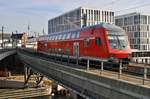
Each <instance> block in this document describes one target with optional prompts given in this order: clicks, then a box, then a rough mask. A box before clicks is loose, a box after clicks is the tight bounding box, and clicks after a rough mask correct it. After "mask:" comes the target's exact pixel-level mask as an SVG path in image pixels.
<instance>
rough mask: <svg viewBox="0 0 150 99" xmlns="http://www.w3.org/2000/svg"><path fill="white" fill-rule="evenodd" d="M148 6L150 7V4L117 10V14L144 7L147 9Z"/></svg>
mask: <svg viewBox="0 0 150 99" xmlns="http://www.w3.org/2000/svg"><path fill="white" fill-rule="evenodd" d="M146 6H150V3H146V4H142V5H137V6H134V7H130V8H126V9H121V10H117V11H115V12H121V11H125V10H131V9H136V8H138V9H139V8H143V7H146Z"/></svg>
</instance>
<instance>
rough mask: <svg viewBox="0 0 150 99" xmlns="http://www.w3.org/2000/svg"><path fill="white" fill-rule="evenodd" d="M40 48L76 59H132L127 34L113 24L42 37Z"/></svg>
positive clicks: (39, 43)
mask: <svg viewBox="0 0 150 99" xmlns="http://www.w3.org/2000/svg"><path fill="white" fill-rule="evenodd" d="M37 50H38V51H42V52H43V51H44V52H48V53H57V54H63V55H69V56H71V57H72V58H74V59H75V58H78V59H89V58H90V59H93V60H95V59H98V60H102V59H105V60H108V61H113V60H118V59H122V60H128V57H129V55H130V54H131V49H130V46H129V41H128V36H127V33H126V32H125V31H124V30H123V29H121V28H120V27H118V26H116V25H113V24H99V25H94V26H90V27H86V28H82V29H80V30H76V31H69V32H62V33H55V34H48V35H43V36H40V37H39V38H38V48H37Z"/></svg>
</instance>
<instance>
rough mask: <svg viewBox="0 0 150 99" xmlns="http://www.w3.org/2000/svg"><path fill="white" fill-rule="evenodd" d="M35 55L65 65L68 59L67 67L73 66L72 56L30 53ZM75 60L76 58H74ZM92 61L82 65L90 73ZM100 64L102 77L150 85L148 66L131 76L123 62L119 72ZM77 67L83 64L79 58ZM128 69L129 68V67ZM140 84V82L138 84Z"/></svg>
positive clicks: (102, 62)
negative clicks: (109, 75)
mask: <svg viewBox="0 0 150 99" xmlns="http://www.w3.org/2000/svg"><path fill="white" fill-rule="evenodd" d="M25 51H27V50H25ZM29 52H31V53H33V54H35V55H36V54H37V53H38V55H40V56H41V57H43V56H44V57H46V58H50V59H53V60H54V61H55V62H58V61H59V63H62V64H63V63H64V61H63V60H64V58H65V59H66V62H65V63H67V65H71V59H73V57H72V56H70V55H69V54H68V55H64V54H60V53H59V54H58V53H39V52H37V51H36V52H34V51H29ZM74 59H75V58H74ZM90 61H91V60H90V59H87V60H86V61H85V62H84V63H82V65H83V66H84V67H85V66H86V68H85V69H86V71H87V72H89V71H90V70H91V68H93V67H92V66H91V63H90ZM99 62H100V64H98V65H97V66H99V67H100V70H99V69H97V71H100V72H99V73H100V76H104V75H105V73H107V72H108V74H109V73H110V74H111V76H112V75H115V77H117V79H121V80H124V79H125V78H124V77H128V78H131V79H132V78H133V79H137V80H140V84H142V85H146V84H147V83H146V82H148V83H150V79H149V78H148V69H149V68H150V66H149V65H148V64H144V66H141V67H140V68H141V69H143V74H140V75H136V74H134V73H133V74H130V73H129V72H128V71H127V70H125V69H124V65H123V61H122V60H119V67H118V72H116V71H110V70H106V69H105V65H104V64H105V63H108V62H106V61H105V60H101V61H99ZM75 65H76V66H80V65H81V62H80V59H79V58H77V59H76V63H75ZM127 68H128V67H127ZM133 68H135V69H139V67H138V66H134V67H133ZM137 83H138V82H137ZM149 85H150V84H149Z"/></svg>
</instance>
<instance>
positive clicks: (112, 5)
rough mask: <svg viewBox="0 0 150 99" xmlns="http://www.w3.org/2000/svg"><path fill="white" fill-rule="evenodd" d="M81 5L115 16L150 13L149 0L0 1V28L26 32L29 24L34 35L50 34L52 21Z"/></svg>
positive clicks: (8, 30) (7, 30)
mask: <svg viewBox="0 0 150 99" xmlns="http://www.w3.org/2000/svg"><path fill="white" fill-rule="evenodd" d="M145 4H147V5H146V6H143V7H140V8H139V7H138V8H134V7H136V6H139V5H145ZM80 6H86V7H94V8H100V9H108V10H112V11H115V12H116V13H115V14H116V15H120V14H125V13H130V12H135V11H136V12H144V13H148V14H150V10H149V9H150V0H0V12H1V13H0V27H1V26H2V25H4V26H5V32H15V31H16V30H18V32H27V27H28V24H29V25H30V26H31V29H30V30H31V33H33V32H39V33H41V32H42V30H43V28H44V29H45V32H47V23H48V20H49V19H51V18H53V17H55V16H58V15H60V14H62V13H64V12H66V11H70V10H72V9H74V8H78V7H80ZM127 8H133V9H130V10H129V9H127ZM122 9H127V10H122Z"/></svg>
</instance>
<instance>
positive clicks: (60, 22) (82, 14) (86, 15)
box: [48, 7, 114, 33]
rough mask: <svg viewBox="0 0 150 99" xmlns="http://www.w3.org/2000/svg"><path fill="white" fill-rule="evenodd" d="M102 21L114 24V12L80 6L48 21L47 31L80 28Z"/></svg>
mask: <svg viewBox="0 0 150 99" xmlns="http://www.w3.org/2000/svg"><path fill="white" fill-rule="evenodd" d="M102 22H105V23H110V24H114V12H112V11H104V10H100V9H93V8H84V7H80V8H77V9H74V10H72V11H70V12H67V13H64V14H62V15H60V16H58V17H55V18H53V19H50V20H49V21H48V33H58V32H64V31H71V30H76V29H80V28H83V27H86V26H91V25H96V24H100V23H102Z"/></svg>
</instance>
